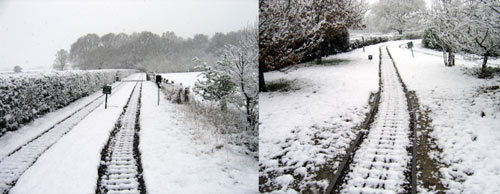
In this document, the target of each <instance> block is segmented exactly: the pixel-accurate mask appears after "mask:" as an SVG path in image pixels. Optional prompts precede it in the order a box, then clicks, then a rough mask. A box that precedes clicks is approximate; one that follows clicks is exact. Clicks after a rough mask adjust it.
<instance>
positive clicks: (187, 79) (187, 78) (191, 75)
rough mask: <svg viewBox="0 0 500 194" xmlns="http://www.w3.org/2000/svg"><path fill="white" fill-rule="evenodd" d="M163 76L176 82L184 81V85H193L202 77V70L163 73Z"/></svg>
mask: <svg viewBox="0 0 500 194" xmlns="http://www.w3.org/2000/svg"><path fill="white" fill-rule="evenodd" d="M160 75H161V76H162V78H165V79H168V81H174V82H175V83H182V85H183V86H184V87H187V86H190V87H193V86H194V83H195V82H196V80H198V79H199V78H200V79H201V76H198V75H200V72H182V73H161V74H160Z"/></svg>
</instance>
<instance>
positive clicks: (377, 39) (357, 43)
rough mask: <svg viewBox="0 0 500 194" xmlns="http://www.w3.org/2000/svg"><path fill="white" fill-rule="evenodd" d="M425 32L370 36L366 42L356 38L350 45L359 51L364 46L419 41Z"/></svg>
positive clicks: (366, 38)
mask: <svg viewBox="0 0 500 194" xmlns="http://www.w3.org/2000/svg"><path fill="white" fill-rule="evenodd" d="M422 36H423V32H420V31H417V32H405V33H403V35H368V36H366V37H365V40H364V42H363V40H362V39H361V38H359V36H358V37H356V38H354V39H351V40H350V42H349V44H350V48H351V49H357V48H361V47H364V46H370V45H374V44H378V43H382V42H387V41H392V40H403V39H419V38H422Z"/></svg>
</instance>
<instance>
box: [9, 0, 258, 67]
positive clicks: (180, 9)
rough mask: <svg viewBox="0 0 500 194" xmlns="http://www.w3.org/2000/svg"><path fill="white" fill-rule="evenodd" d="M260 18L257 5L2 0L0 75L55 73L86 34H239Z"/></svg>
mask: <svg viewBox="0 0 500 194" xmlns="http://www.w3.org/2000/svg"><path fill="white" fill-rule="evenodd" d="M257 19H258V1H257V0H154V1H153V0H90V1H89V0H86V1H81V0H45V1H39V0H0V70H12V69H13V67H14V66H16V65H20V66H21V67H23V68H24V69H35V68H51V66H52V62H53V61H54V58H55V53H56V51H57V50H59V49H67V50H69V48H70V45H71V43H73V42H75V41H76V40H77V39H78V38H79V37H80V36H82V35H84V34H87V33H97V34H98V35H100V36H101V35H103V34H106V33H110V32H112V33H121V32H124V33H127V34H130V33H133V32H141V31H151V32H153V33H157V34H161V33H162V32H166V31H173V32H175V34H177V35H178V36H182V37H184V38H188V37H192V36H193V35H194V34H199V33H202V34H207V35H209V36H212V35H213V34H214V33H215V32H224V33H225V32H229V31H236V30H239V29H241V28H243V27H245V26H246V25H248V24H252V23H255V22H256V21H257Z"/></svg>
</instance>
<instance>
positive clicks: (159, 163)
mask: <svg viewBox="0 0 500 194" xmlns="http://www.w3.org/2000/svg"><path fill="white" fill-rule="evenodd" d="M167 79H168V78H167ZM186 79H189V78H186ZM143 87H144V88H143V95H142V108H141V119H140V124H141V132H140V138H141V139H140V145H139V148H140V150H141V153H142V164H143V169H144V180H145V184H146V188H147V191H148V193H228V194H229V193H256V192H257V187H258V186H257V185H258V180H257V174H258V173H257V172H258V168H257V161H256V159H255V158H253V157H252V156H251V155H247V154H246V153H247V151H246V148H245V147H244V146H238V145H232V144H220V142H221V141H224V140H223V139H222V138H223V137H222V136H221V135H220V134H217V133H215V132H214V131H215V129H214V128H213V127H210V126H207V125H203V123H200V122H194V121H195V120H196V119H200V118H198V117H203V115H190V114H191V113H190V112H189V111H188V109H189V107H187V106H184V105H178V104H173V103H171V102H165V101H164V102H162V103H161V104H160V106H157V104H156V103H157V102H156V98H157V96H156V95H157V94H156V92H157V91H156V90H157V89H156V85H155V84H154V83H152V82H145V83H144V85H143ZM160 95H161V97H162V99H163V98H164V97H165V96H164V94H163V93H160ZM188 117H193V118H188Z"/></svg>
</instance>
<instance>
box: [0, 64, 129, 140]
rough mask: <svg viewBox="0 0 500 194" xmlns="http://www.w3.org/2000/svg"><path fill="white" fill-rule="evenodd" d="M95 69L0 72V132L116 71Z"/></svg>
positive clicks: (92, 87)
mask: <svg viewBox="0 0 500 194" xmlns="http://www.w3.org/2000/svg"><path fill="white" fill-rule="evenodd" d="M118 71H119V72H120V73H118V74H119V75H120V76H127V75H129V74H131V73H133V72H134V71H133V70H96V71H65V72H31V73H18V74H0V136H2V135H3V134H4V133H5V132H7V131H13V130H16V129H17V128H19V127H21V126H22V125H23V124H25V123H27V122H30V121H31V120H33V119H35V118H37V117H40V116H41V115H43V114H45V113H48V112H51V111H54V110H57V109H59V108H62V107H64V106H66V105H68V104H69V103H71V102H73V101H75V100H77V99H79V98H82V97H84V96H87V95H89V94H92V93H94V92H96V91H98V90H100V89H101V88H102V86H103V85H106V84H110V83H113V82H114V81H115V76H116V75H117V72H118Z"/></svg>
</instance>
